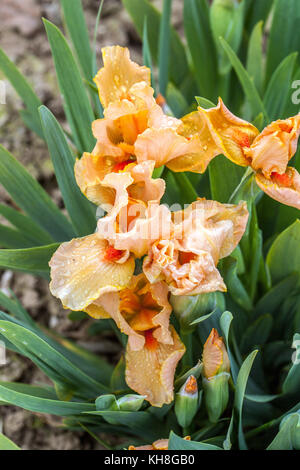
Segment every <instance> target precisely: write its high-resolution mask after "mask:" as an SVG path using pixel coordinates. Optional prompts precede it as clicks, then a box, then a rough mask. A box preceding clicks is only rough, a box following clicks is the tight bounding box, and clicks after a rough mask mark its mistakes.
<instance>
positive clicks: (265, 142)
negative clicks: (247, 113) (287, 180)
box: [245, 114, 300, 178]
mask: <svg viewBox="0 0 300 470" xmlns="http://www.w3.org/2000/svg"><path fill="white" fill-rule="evenodd" d="M299 135H300V114H298V115H297V116H294V117H291V118H289V119H285V120H278V121H275V122H272V123H271V124H270V125H269V126H267V127H266V128H265V129H264V130H263V132H262V133H261V134H259V136H258V137H256V139H255V140H254V142H253V143H252V145H251V147H250V148H249V149H246V150H245V153H246V155H247V157H248V158H250V159H251V166H252V168H253V169H254V170H255V171H261V172H262V173H263V175H264V176H265V177H266V178H269V177H270V176H271V174H272V173H273V172H276V173H280V174H283V173H285V170H286V167H287V164H288V162H289V160H290V159H291V158H292V157H293V155H294V154H295V153H296V150H297V143H298V138H299Z"/></svg>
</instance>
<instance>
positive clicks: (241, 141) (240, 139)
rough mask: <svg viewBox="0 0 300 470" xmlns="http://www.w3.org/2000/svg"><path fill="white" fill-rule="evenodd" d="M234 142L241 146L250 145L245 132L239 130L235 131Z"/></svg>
mask: <svg viewBox="0 0 300 470" xmlns="http://www.w3.org/2000/svg"><path fill="white" fill-rule="evenodd" d="M235 136H236V143H237V144H238V145H240V146H241V147H248V148H249V147H250V145H251V142H250V138H249V136H248V135H247V134H245V133H244V132H241V131H235Z"/></svg>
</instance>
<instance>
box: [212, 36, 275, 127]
mask: <svg viewBox="0 0 300 470" xmlns="http://www.w3.org/2000/svg"><path fill="white" fill-rule="evenodd" d="M220 42H221V45H222V46H223V48H224V50H225V52H226V54H227V55H228V58H229V60H230V62H231V64H232V66H233V68H234V70H235V72H236V74H237V76H238V78H239V81H240V83H241V85H242V87H243V90H244V93H245V95H246V97H247V99H248V101H249V104H250V106H251V109H252V113H253V116H257V115H258V114H259V113H261V112H262V113H263V115H264V116H265V118H266V119H267V121H268V120H269V118H268V115H267V112H266V110H265V107H264V104H263V102H262V100H261V98H260V96H259V93H258V91H257V89H256V87H255V85H254V81H253V79H252V78H251V77H250V75H249V74H248V72H247V70H246V69H245V68H244V66H243V64H242V62H241V61H240V59H239V58H238V57H237V55H236V54H235V52H234V51H233V50H232V49H231V47H230V46H229V45H228V44H227V42H226V41H225V40H224V39H223V38H221V37H220Z"/></svg>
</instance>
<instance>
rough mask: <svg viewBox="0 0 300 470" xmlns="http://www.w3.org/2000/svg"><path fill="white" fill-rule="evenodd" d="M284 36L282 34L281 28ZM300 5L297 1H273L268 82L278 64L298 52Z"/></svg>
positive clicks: (268, 53)
mask: <svg viewBox="0 0 300 470" xmlns="http://www.w3.org/2000/svg"><path fill="white" fill-rule="evenodd" d="M284 25H288V26H287V27H285V28H284V34H282V28H283V27H284ZM299 43H300V3H299V1H298V0H275V2H274V13H273V21H272V26H271V31H270V36H269V41H268V51H267V76H266V80H267V81H269V80H270V78H271V76H272V74H273V72H274V70H275V69H276V67H277V66H278V65H279V64H280V62H281V61H282V60H283V59H284V58H285V57H287V56H288V55H289V54H290V53H291V52H296V51H298V50H299Z"/></svg>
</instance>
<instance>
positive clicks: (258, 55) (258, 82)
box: [247, 21, 264, 93]
mask: <svg viewBox="0 0 300 470" xmlns="http://www.w3.org/2000/svg"><path fill="white" fill-rule="evenodd" d="M262 47H263V22H262V21H259V22H258V23H257V25H256V26H255V27H254V28H253V31H252V33H251V36H250V39H249V46H248V55H247V72H248V73H249V76H250V77H251V78H252V79H253V83H254V85H255V86H256V89H257V91H258V92H259V93H262V91H263V83H264V68H263V65H264V64H263V49H262Z"/></svg>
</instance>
